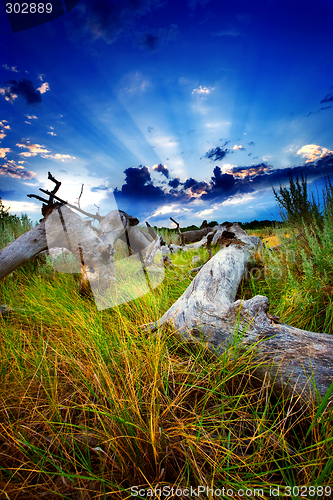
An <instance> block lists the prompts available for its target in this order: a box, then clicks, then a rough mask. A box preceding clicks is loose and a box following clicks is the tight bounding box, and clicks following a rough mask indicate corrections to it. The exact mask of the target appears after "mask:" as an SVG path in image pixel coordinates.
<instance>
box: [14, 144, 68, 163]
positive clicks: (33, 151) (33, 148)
mask: <svg viewBox="0 0 333 500" xmlns="http://www.w3.org/2000/svg"><path fill="white" fill-rule="evenodd" d="M16 146H18V147H19V148H26V149H29V152H28V151H24V152H23V153H19V155H20V156H24V157H25V158H29V157H30V156H37V155H38V154H40V155H41V157H42V158H47V159H51V160H61V161H65V160H76V158H75V156H70V155H67V154H60V153H55V154H47V153H51V151H50V150H49V149H46V148H45V146H42V145H41V144H30V143H29V142H27V143H26V144H20V143H18V144H16Z"/></svg>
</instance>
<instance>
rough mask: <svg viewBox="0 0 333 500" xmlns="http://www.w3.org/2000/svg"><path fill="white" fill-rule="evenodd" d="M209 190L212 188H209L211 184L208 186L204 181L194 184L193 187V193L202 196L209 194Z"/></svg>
mask: <svg viewBox="0 0 333 500" xmlns="http://www.w3.org/2000/svg"><path fill="white" fill-rule="evenodd" d="M209 189H210V186H209V184H207V182H204V181H202V182H196V183H195V184H193V185H192V186H191V193H195V194H201V193H204V192H207V191H208V190H209Z"/></svg>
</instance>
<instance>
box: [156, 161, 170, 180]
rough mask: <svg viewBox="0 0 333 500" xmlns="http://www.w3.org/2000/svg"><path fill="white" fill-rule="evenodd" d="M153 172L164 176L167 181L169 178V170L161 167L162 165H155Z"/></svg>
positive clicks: (163, 166)
mask: <svg viewBox="0 0 333 500" xmlns="http://www.w3.org/2000/svg"><path fill="white" fill-rule="evenodd" d="M154 170H156V172H160V173H161V174H163V175H165V177H166V178H167V179H168V178H169V170H168V167H166V166H165V165H163V163H159V164H158V165H155V167H154Z"/></svg>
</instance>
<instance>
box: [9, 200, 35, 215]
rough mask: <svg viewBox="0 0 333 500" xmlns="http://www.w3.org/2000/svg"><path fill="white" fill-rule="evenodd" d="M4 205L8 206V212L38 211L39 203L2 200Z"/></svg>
mask: <svg viewBox="0 0 333 500" xmlns="http://www.w3.org/2000/svg"><path fill="white" fill-rule="evenodd" d="M3 204H4V205H5V206H9V207H10V208H9V213H12V214H17V213H19V212H23V213H25V212H40V205H37V203H33V202H29V201H10V200H3Z"/></svg>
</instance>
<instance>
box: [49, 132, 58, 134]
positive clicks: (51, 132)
mask: <svg viewBox="0 0 333 500" xmlns="http://www.w3.org/2000/svg"><path fill="white" fill-rule="evenodd" d="M48 134H50V135H57V134H56V133H55V132H48Z"/></svg>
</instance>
